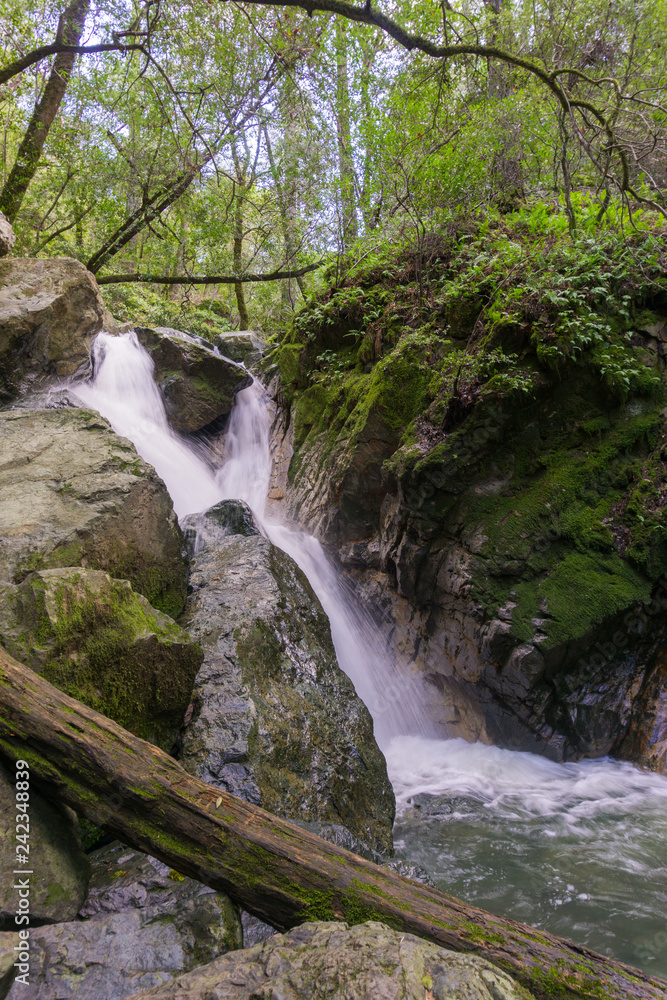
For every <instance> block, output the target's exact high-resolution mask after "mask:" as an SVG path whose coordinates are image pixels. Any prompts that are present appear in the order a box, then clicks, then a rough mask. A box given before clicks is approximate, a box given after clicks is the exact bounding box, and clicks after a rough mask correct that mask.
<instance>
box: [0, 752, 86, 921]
mask: <svg viewBox="0 0 667 1000" xmlns="http://www.w3.org/2000/svg"><path fill="white" fill-rule="evenodd" d="M29 794H30V809H29V835H28V836H29V841H28V844H29V848H30V854H29V858H30V864H29V865H26V866H25V867H26V869H30V870H31V871H32V872H33V874H32V875H30V876H26V877H27V878H28V879H29V882H30V919H31V923H35V922H44V923H52V922H54V921H59V920H73V919H74V918H75V916H76V914H77V912H78V911H79V908H80V907H81V905H82V904H83V901H84V900H85V898H86V891H87V889H88V880H89V878H90V864H89V862H88V858H87V857H86V855H85V854H84V853H83V850H82V848H81V843H80V841H79V837H78V834H77V832H76V829H75V826H74V814H73V813H71V812H70V810H68V809H66V808H59V807H58V806H57V805H54V804H51V803H50V802H48V801H47V800H46V799H45V798H44V796H43V795H40V794H39V792H37V790H36V789H35V788H32V787H31V789H30V793H29ZM15 795H16V790H15V788H14V784H13V782H11V781H10V780H9V775H8V773H7V772H6V771H5V770H4V768H0V929H4V930H6V931H9V930H13V929H14V917H15V914H16V910H17V906H18V891H17V890H16V889H15V888H14V883H15V882H16V880H17V879H21V877H22V876H20V875H15V874H14V871H15V870H16V869H20V868H21V867H22V866H21V865H20V864H19V863H17V860H16V857H17V856H16V847H17V841H16V816H17V812H16V798H15Z"/></svg>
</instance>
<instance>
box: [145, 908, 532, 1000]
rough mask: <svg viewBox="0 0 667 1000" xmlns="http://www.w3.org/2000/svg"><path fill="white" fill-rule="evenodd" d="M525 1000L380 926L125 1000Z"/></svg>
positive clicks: (487, 967)
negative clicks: (286, 999)
mask: <svg viewBox="0 0 667 1000" xmlns="http://www.w3.org/2000/svg"><path fill="white" fill-rule="evenodd" d="M185 996H187V997H188V1000H208V998H209V997H210V998H213V997H223V996H224V997H225V1000H250V998H251V997H257V996H266V997H269V996H270V997H290V998H293V1000H339V998H340V997H343V996H344V997H345V998H346V1000H367V998H369V997H382V998H383V1000H425V998H426V1000H431V998H432V1000H531V994H530V993H528V991H527V990H526V989H524V988H523V987H522V986H520V985H519V984H518V983H516V982H515V981H514V980H513V979H512V978H511V977H510V976H509V975H507V974H506V973H505V972H501V971H500V969H498V968H496V967H495V966H493V965H491V964H490V962H487V961H485V960H484V959H482V958H478V957H477V956H475V955H462V954H459V953H457V952H453V951H447V950H446V949H444V948H439V947H438V946H437V945H435V944H431V943H430V942H428V941H424V940H422V939H421V938H417V937H415V936H414V935H412V934H403V933H398V932H397V931H393V930H391V929H390V928H389V927H385V926H384V925H383V924H379V923H375V922H368V923H365V924H359V925H357V926H355V927H348V926H347V925H346V924H343V923H308V924H304V925H303V926H301V927H297V928H295V929H294V930H292V931H289V933H287V934H276V935H275V936H274V937H271V938H269V940H268V941H265V942H264V943H263V944H258V945H255V947H254V948H249V949H247V950H245V951H242V952H234V953H232V954H230V955H226V956H224V957H223V958H220V959H216V960H215V961H214V962H211V963H210V964H209V965H207V966H202V968H200V969H196V970H195V971H194V972H191V973H189V974H188V975H186V976H183V977H180V978H179V979H177V980H175V981H174V982H173V983H166V984H165V985H164V986H159V987H156V988H155V989H150V990H142V991H141V992H140V993H135V994H134V995H133V996H132V997H130V998H128V1000H176V998H177V997H185Z"/></svg>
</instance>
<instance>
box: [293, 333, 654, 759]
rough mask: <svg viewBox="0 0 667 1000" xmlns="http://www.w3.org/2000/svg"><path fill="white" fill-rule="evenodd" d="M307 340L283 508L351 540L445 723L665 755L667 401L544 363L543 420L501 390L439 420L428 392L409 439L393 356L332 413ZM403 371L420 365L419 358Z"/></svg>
mask: <svg viewBox="0 0 667 1000" xmlns="http://www.w3.org/2000/svg"><path fill="white" fill-rule="evenodd" d="M656 318H657V319H658V320H659V323H658V324H657V326H656V330H657V329H658V327H659V329H660V330H662V328H663V326H664V325H665V321H664V317H656ZM324 333H326V331H324ZM324 333H323V334H322V335H323V336H324ZM654 333H655V330H654ZM656 335H657V334H656ZM313 336H315V338H316V339H317V333H316V332H313V331H310V333H309V338H310V339H309V340H308V343H306V344H304V345H303V346H302V348H301V354H299V357H298V365H297V366H296V368H295V369H294V372H293V373H292V374H289V372H288V375H289V379H290V384H289V385H288V386H286V390H285V391H286V393H287V395H288V396H290V395H291V396H292V398H291V400H290V404H289V410H287V406H286V405H285V407H284V410H285V414H286V415H285V416H284V419H288V418H289V427H290V432H291V435H292V438H293V441H294V447H295V451H294V456H293V458H292V461H291V464H290V474H289V480H288V482H287V485H286V490H285V492H286V498H285V501H284V505H285V507H286V509H287V512H288V513H289V514H291V515H292V516H295V517H297V518H298V519H299V520H300V522H301V523H304V524H305V525H306V526H307V527H308V529H309V530H311V531H313V532H314V533H315V534H316V535H318V537H320V538H321V539H322V541H323V542H325V544H327V545H328V546H329V547H330V548H333V549H335V550H336V551H337V552H338V553H339V558H340V561H341V562H342V563H343V565H344V566H345V568H346V570H347V572H348V574H349V575H350V576H351V577H352V579H353V580H354V581H355V584H356V586H357V589H358V593H359V596H360V599H364V600H365V599H368V598H369V596H370V597H373V595H378V594H379V600H380V603H381V604H382V606H383V610H384V612H385V623H386V629H387V632H388V634H389V635H390V636H391V637H392V640H393V641H394V642H395V644H396V646H397V651H398V654H399V656H400V658H401V660H403V661H404V662H407V663H410V664H414V666H415V668H417V669H418V670H419V671H420V672H421V674H422V675H423V677H424V678H425V680H426V681H427V682H428V683H429V684H430V685H431V698H430V705H429V706H428V709H427V711H428V714H429V716H430V721H431V723H432V724H433V725H434V726H435V728H436V730H437V731H441V732H442V733H443V735H447V736H462V737H464V738H465V739H468V740H476V739H480V740H482V741H484V742H495V743H498V744H499V745H501V746H504V747H508V748H511V749H522V750H530V751H533V752H538V753H540V752H541V753H544V754H546V755H547V756H549V757H551V758H553V759H556V760H563V759H566V760H578V759H581V758H582V757H587V756H600V755H605V754H610V753H611V754H622V755H623V756H624V757H627V758H628V759H631V760H634V761H636V762H637V763H639V764H643V765H646V766H649V767H652V768H654V769H657V770H665V768H666V767H667V751H664V749H661V748H664V746H665V730H666V728H667V722H665V718H667V709H665V707H664V706H665V704H666V703H667V675H666V674H665V673H664V671H661V670H658V669H656V668H655V667H654V665H655V663H656V656H657V653H656V649H657V648H658V647H659V646H660V644H662V645H663V646H664V643H665V626H664V606H665V603H666V602H665V600H664V595H663V599H662V608H661V609H658V610H655V609H656V608H657V605H656V597H658V598H659V596H660V593H661V590H660V587H661V584H660V580H661V579H662V578H664V574H665V571H666V567H667V545H665V542H664V541H662V537H663V536H662V534H661V533H660V532H661V531H662V529H661V527H660V523H661V522H660V521H659V517H660V510H661V508H662V505H663V503H662V499H660V500H659V501H658V500H657V499H655V498H656V497H660V498H662V495H663V494H662V492H661V491H662V490H663V482H664V477H665V465H664V455H663V456H662V459H661V461H660V462H657V458H656V459H655V460H654V457H653V455H654V453H653V452H651V448H653V447H654V444H651V445H650V446H649V440H650V441H653V442H655V441H657V440H659V439H661V435H663V434H664V424H665V414H664V413H663V411H662V402H660V400H659V399H658V398H657V397H656V399H648V398H641V397H636V398H634V399H632V400H628V401H627V402H621V401H618V400H616V402H615V403H613V404H612V403H611V402H610V399H609V395H608V393H607V392H606V390H605V388H604V386H602V385H601V384H600V382H599V381H597V380H595V379H593V378H592V377H591V374H590V372H588V371H586V370H585V369H582V368H578V369H576V368H572V369H570V370H568V374H567V378H565V376H564V377H563V379H554V378H553V376H552V375H551V374H549V373H548V372H546V371H544V370H542V369H540V380H541V381H540V390H539V393H536V394H535V397H534V398H533V399H532V401H531V404H530V405H531V407H532V409H531V411H530V418H529V419H527V417H526V410H525V406H524V405H523V404H522V405H521V406H519V405H517V404H516V403H514V402H512V401H511V400H510V399H509V398H508V397H502V395H501V396H500V397H498V398H496V399H493V398H489V399H486V400H480V401H478V402H477V403H476V404H475V405H474V406H473V407H471V409H470V410H469V411H466V412H465V413H462V414H460V418H461V422H460V424H457V425H452V426H451V427H448V428H447V432H446V433H445V432H444V430H443V429H442V427H441V426H439V425H438V422H437V421H435V423H433V420H432V419H431V418H432V417H433V412H432V410H429V409H428V408H427V407H426V405H425V404H424V411H423V412H422V413H421V414H420V415H419V416H418V418H417V421H416V422H415V424H414V425H411V428H412V430H411V432H410V435H411V436H410V435H409V436H410V442H409V443H407V444H403V445H400V444H398V442H397V441H396V438H395V437H394V438H392V433H393V432H394V431H395V426H394V425H395V421H394V418H393V415H392V412H391V410H390V408H389V406H388V405H386V404H382V392H383V391H387V392H388V391H389V389H390V388H391V384H395V382H396V380H394V383H391V382H390V381H387V384H386V385H384V388H383V386H381V385H380V381H379V380H380V378H384V376H385V375H386V371H387V370H389V369H387V370H385V361H384V360H383V361H382V362H378V364H377V365H376V366H375V368H374V369H373V372H372V373H371V374H369V376H368V380H367V382H365V383H362V382H361V381H360V382H359V384H358V394H359V398H358V401H357V403H356V405H355V407H354V409H352V410H351V411H350V409H349V406H351V405H352V401H351V400H350V402H349V406H348V404H347V403H346V404H345V405H344V406H342V409H341V410H340V412H334V409H335V406H337V405H339V403H338V397H337V396H335V394H333V393H331V392H329V391H328V389H327V387H326V385H325V384H324V383H322V382H320V381H316V380H315V379H312V380H311V379H309V372H308V371H307V370H306V366H307V364H308V363H309V357H310V356H309V353H308V352H311V353H312V352H314V351H315V350H316V348H315V347H314V346H313V345H312V344H311V340H312V337H313ZM296 346H298V345H296ZM287 347H289V348H290V350H291V349H292V347H295V345H287V346H285V345H283V348H281V350H287ZM400 357H402V355H400V354H399V352H398V351H397V352H396V362H395V363H396V364H398V363H399V360H400ZM536 364H537V362H536ZM390 367H391V366H389V368H390ZM538 367H539V365H538ZM381 369H382V371H383V372H384V375H381V374H380V370H381ZM408 369H409V370H407V371H406V373H405V377H406V379H408V380H409V379H410V378H414V379H418V378H419V377H420V372H421V373H422V374H423V370H424V366H423V364H422V365H421V367H420V364H416V365H414V366H408ZM309 382H310V384H309ZM371 390H372V391H371ZM376 390H377V391H376ZM355 391H357V390H355ZM276 398H278V397H276ZM341 398H342V397H341ZM355 398H356V397H355ZM399 403H400V400H398V399H397V400H396V405H397V406H398V405H399ZM420 405H421V404H420ZM413 412H414V411H413ZM433 419H435V418H434V417H433ZM382 423H383V424H384V425H385V430H384V431H383V430H382V428H381V427H380V426H379V424H382ZM406 426H407V424H405V425H402V430H405V427H406ZM591 427H596V428H598V431H596V434H597V435H598V436H597V437H595V438H594V439H593V438H592V437H591V436H590V428H591ZM649 427H650V428H651V434H653V435H654V438H650V439H649V438H647V436H646V434H647V430H646V429H647V428H649ZM392 441H394V442H396V443H392ZM629 442H632V445H630V444H629ZM385 446H386V448H388V449H390V451H391V455H390V456H389V457H387V454H386V450H385ZM630 456H632V457H630ZM366 463H369V464H368V466H367V465H366ZM656 463H657V464H656ZM546 468H548V469H549V470H550V472H549V475H548V476H547V477H546V478H545V471H544V470H545V469H546ZM359 470H362V474H361V475H360V474H359ZM366 483H367V484H368V487H367V486H366ZM642 504H645V506H642ZM658 539H661V540H660V541H659V542H658ZM642 623H643V624H642ZM642 719H644V722H643V723H642V722H641V720H642ZM642 726H643V728H644V737H643V738H640V737H639V731H640V730H641V728H642Z"/></svg>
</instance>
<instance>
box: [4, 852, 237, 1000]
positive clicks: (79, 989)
mask: <svg viewBox="0 0 667 1000" xmlns="http://www.w3.org/2000/svg"><path fill="white" fill-rule="evenodd" d="M91 862H92V869H93V874H92V878H91V883H90V895H89V897H88V900H87V902H86V904H85V906H84V907H83V909H82V910H81V912H80V914H79V918H78V919H77V920H72V921H70V922H68V923H61V924H55V925H54V926H51V927H40V928H37V929H35V928H33V929H32V930H31V934H30V951H31V961H30V983H29V985H27V986H26V985H24V984H22V983H15V984H14V986H13V987H12V989H11V990H10V992H9V997H10V1000H54V998H55V997H57V998H58V1000H122V998H123V997H126V996H128V994H130V993H134V992H135V991H136V990H139V989H145V988H148V987H151V986H155V985H158V984H160V983H165V982H169V981H171V980H172V979H173V978H174V977H175V976H180V975H181V974H183V973H186V972H189V971H190V970H191V969H193V968H195V967H196V966H197V965H200V964H201V963H203V962H210V961H211V960H212V959H215V958H217V957H218V956H220V955H224V954H225V952H227V951H230V950H233V949H237V948H240V947H241V944H242V937H241V923H240V920H239V915H238V911H237V909H236V907H235V906H234V905H233V904H232V903H231V901H230V900H229V898H228V897H227V896H225V895H224V894H223V893H221V892H214V891H213V890H212V889H209V888H207V887H206V886H204V885H201V883H199V882H195V881H194V880H193V879H190V878H185V877H183V876H182V875H180V874H179V873H178V872H176V871H173V870H170V869H169V868H168V866H167V865H164V864H162V863H161V862H160V861H157V860H156V859H155V858H150V857H147V856H146V855H144V854H140V853H139V852H137V851H134V850H132V849H131V848H127V847H124V846H122V845H120V844H118V843H115V844H113V845H111V846H109V847H107V848H103V849H102V850H100V851H95V852H94V853H93V854H92V855H91Z"/></svg>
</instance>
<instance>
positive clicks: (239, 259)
mask: <svg viewBox="0 0 667 1000" xmlns="http://www.w3.org/2000/svg"><path fill="white" fill-rule="evenodd" d="M232 153H233V156H234V169H235V171H236V188H237V191H236V204H235V206H234V245H233V255H234V271H235V273H236V274H242V273H243V225H244V222H243V200H244V198H245V193H246V188H247V184H248V178H247V174H246V167H244V165H243V164H242V163H241V160H240V157H239V155H238V153H237V151H236V143H232ZM234 292H235V294H236V308H237V309H238V311H239V330H248V329H249V328H250V320H249V319H248V307H247V305H246V300H245V291H244V289H243V282H242V281H236V282H235V283H234Z"/></svg>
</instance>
